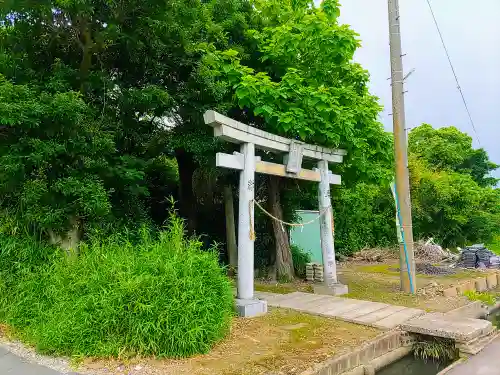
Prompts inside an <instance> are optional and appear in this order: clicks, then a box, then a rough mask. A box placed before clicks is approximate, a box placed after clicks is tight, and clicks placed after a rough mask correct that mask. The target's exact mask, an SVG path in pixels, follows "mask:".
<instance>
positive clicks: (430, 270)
mask: <svg viewBox="0 0 500 375" xmlns="http://www.w3.org/2000/svg"><path fill="white" fill-rule="evenodd" d="M391 270H394V271H397V272H399V268H392V269H391ZM415 270H416V271H417V273H419V274H421V275H430V276H446V275H453V274H454V273H455V272H456V271H455V270H454V269H452V268H447V267H437V266H433V265H432V264H430V263H417V264H415Z"/></svg>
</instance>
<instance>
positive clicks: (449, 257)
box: [415, 238, 458, 263]
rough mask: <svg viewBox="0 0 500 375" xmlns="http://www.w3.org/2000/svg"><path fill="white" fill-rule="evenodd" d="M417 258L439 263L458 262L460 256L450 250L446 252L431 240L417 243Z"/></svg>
mask: <svg viewBox="0 0 500 375" xmlns="http://www.w3.org/2000/svg"><path fill="white" fill-rule="evenodd" d="M415 257H416V258H417V259H421V260H423V261H426V262H429V263H439V262H443V261H456V260H457V259H458V255H456V254H453V253H452V252H450V251H449V250H444V249H443V248H442V247H441V246H439V245H437V244H435V243H434V241H433V239H432V238H430V239H429V240H427V241H425V242H424V241H422V240H420V241H417V242H415Z"/></svg>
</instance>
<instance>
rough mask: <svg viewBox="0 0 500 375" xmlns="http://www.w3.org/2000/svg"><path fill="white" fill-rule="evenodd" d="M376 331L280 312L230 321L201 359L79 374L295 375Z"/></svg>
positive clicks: (108, 365) (87, 366) (97, 364)
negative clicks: (222, 336)
mask: <svg viewBox="0 0 500 375" xmlns="http://www.w3.org/2000/svg"><path fill="white" fill-rule="evenodd" d="M379 333H380V331H378V330H376V329H373V328H369V327H364V326H360V325H356V324H351V323H346V322H341V321H338V320H335V319H328V318H323V317H317V316H312V315H307V314H302V313H298V312H294V311H290V310H286V309H273V310H271V311H270V313H269V314H267V315H265V316H261V317H258V318H253V319H242V318H235V319H234V323H233V327H232V330H231V334H230V335H229V337H227V338H226V339H225V340H223V341H222V342H221V343H219V344H218V345H216V347H215V348H214V349H213V350H212V351H211V352H210V353H209V354H207V355H201V356H197V357H193V358H190V359H183V360H161V359H139V358H136V359H133V360H128V361H119V360H110V361H103V360H92V359H86V360H84V361H83V363H81V365H80V366H79V368H78V372H79V373H84V374H96V375H101V374H130V375H142V374H144V375H151V374H154V375H174V374H175V375H177V374H179V375H182V374H193V375H205V374H206V375H209V374H210V375H259V374H262V375H263V374H270V373H272V374H276V375H278V374H283V375H284V374H287V375H288V374H290V375H293V374H299V373H301V372H302V371H304V370H306V369H307V368H309V367H311V366H312V365H314V364H316V363H319V362H322V361H324V360H326V359H327V358H330V357H332V356H334V355H340V354H343V353H346V352H348V351H349V350H350V349H352V348H354V347H357V346H359V345H361V344H362V343H364V342H367V341H369V340H371V339H373V338H374V337H375V336H376V335H377V334H379Z"/></svg>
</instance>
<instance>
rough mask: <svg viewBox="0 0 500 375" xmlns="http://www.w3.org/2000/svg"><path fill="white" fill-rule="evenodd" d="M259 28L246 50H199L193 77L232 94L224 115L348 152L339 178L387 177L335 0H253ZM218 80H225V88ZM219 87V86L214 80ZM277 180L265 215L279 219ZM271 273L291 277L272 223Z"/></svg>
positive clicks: (363, 75) (286, 252)
mask: <svg viewBox="0 0 500 375" xmlns="http://www.w3.org/2000/svg"><path fill="white" fill-rule="evenodd" d="M254 6H255V8H256V14H257V16H256V17H258V21H259V22H258V23H257V24H259V25H261V27H260V28H256V29H254V30H249V31H248V33H247V34H248V37H249V38H251V40H252V42H253V48H254V53H253V55H251V56H248V55H245V54H242V53H240V52H239V51H237V50H231V49H230V50H226V51H220V50H217V49H215V48H209V49H207V52H208V53H207V56H206V57H205V58H204V64H203V65H202V66H201V68H200V76H201V77H202V78H203V79H204V80H205V81H206V82H207V87H208V89H210V88H211V85H213V83H214V82H217V83H218V85H217V86H216V87H215V88H216V90H217V91H216V92H217V93H219V95H220V93H222V94H223V95H226V96H232V95H234V98H235V102H236V104H237V105H238V106H239V109H232V111H230V114H231V115H233V116H234V117H237V118H239V119H242V120H244V121H245V122H246V123H249V124H251V125H253V126H257V127H259V128H262V129H265V130H267V131H270V132H273V133H277V134H280V135H284V136H286V137H289V138H293V139H300V140H302V141H305V142H309V143H314V144H319V145H322V146H326V147H332V148H336V147H340V148H344V149H346V150H347V151H348V157H347V160H346V162H345V164H344V165H342V166H339V167H338V168H337V169H338V170H339V171H340V172H341V173H342V175H343V176H344V178H345V180H346V181H347V184H352V183H354V182H355V181H359V180H361V179H362V180H365V181H370V180H371V181H378V180H380V179H384V178H387V177H388V176H389V174H390V172H389V167H390V165H391V153H390V144H391V139H390V137H389V135H387V134H386V133H385V132H384V130H383V128H382V125H381V124H380V123H379V122H378V121H377V115H378V113H379V111H380V109H381V108H380V106H379V104H378V102H377V98H376V97H374V96H373V95H370V93H369V91H368V87H367V83H368V79H369V75H368V73H367V72H366V71H365V70H363V69H362V68H361V66H360V65H359V64H357V63H354V62H353V55H354V52H355V50H356V48H357V47H358V46H359V40H358V39H357V34H356V33H355V32H354V31H352V30H351V29H350V28H349V27H348V26H346V25H341V24H340V23H339V22H338V16H339V4H338V2H337V1H335V0H325V1H324V2H323V3H322V4H321V6H320V7H316V6H315V4H314V2H312V1H256V2H255V4H254ZM221 83H224V84H225V87H224V86H222V84H221ZM221 86H222V87H221ZM280 184H282V182H281V181H278V180H276V179H275V178H270V179H269V184H268V196H269V202H270V209H271V213H272V214H273V216H275V217H277V218H278V219H281V218H282V209H281V204H280V192H281V191H282V188H281V186H280ZM275 224H276V225H274V233H275V245H276V262H277V264H276V266H277V272H278V276H279V277H285V278H289V277H291V276H292V272H293V266H292V260H291V255H290V249H289V246H288V238H287V234H286V232H284V231H283V230H282V228H281V225H279V223H275Z"/></svg>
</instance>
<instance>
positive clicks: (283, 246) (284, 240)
mask: <svg viewBox="0 0 500 375" xmlns="http://www.w3.org/2000/svg"><path fill="white" fill-rule="evenodd" d="M268 192H269V212H270V213H271V214H272V215H273V216H274V217H275V218H278V219H280V220H283V210H282V208H281V201H280V178H279V177H275V176H270V177H269V184H268ZM272 223H273V232H274V243H275V247H276V276H277V277H278V280H286V281H290V280H292V279H293V260H292V252H291V251H290V243H289V242H288V233H287V232H286V228H285V227H284V226H282V225H281V223H279V222H278V221H276V220H274V219H272Z"/></svg>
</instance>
